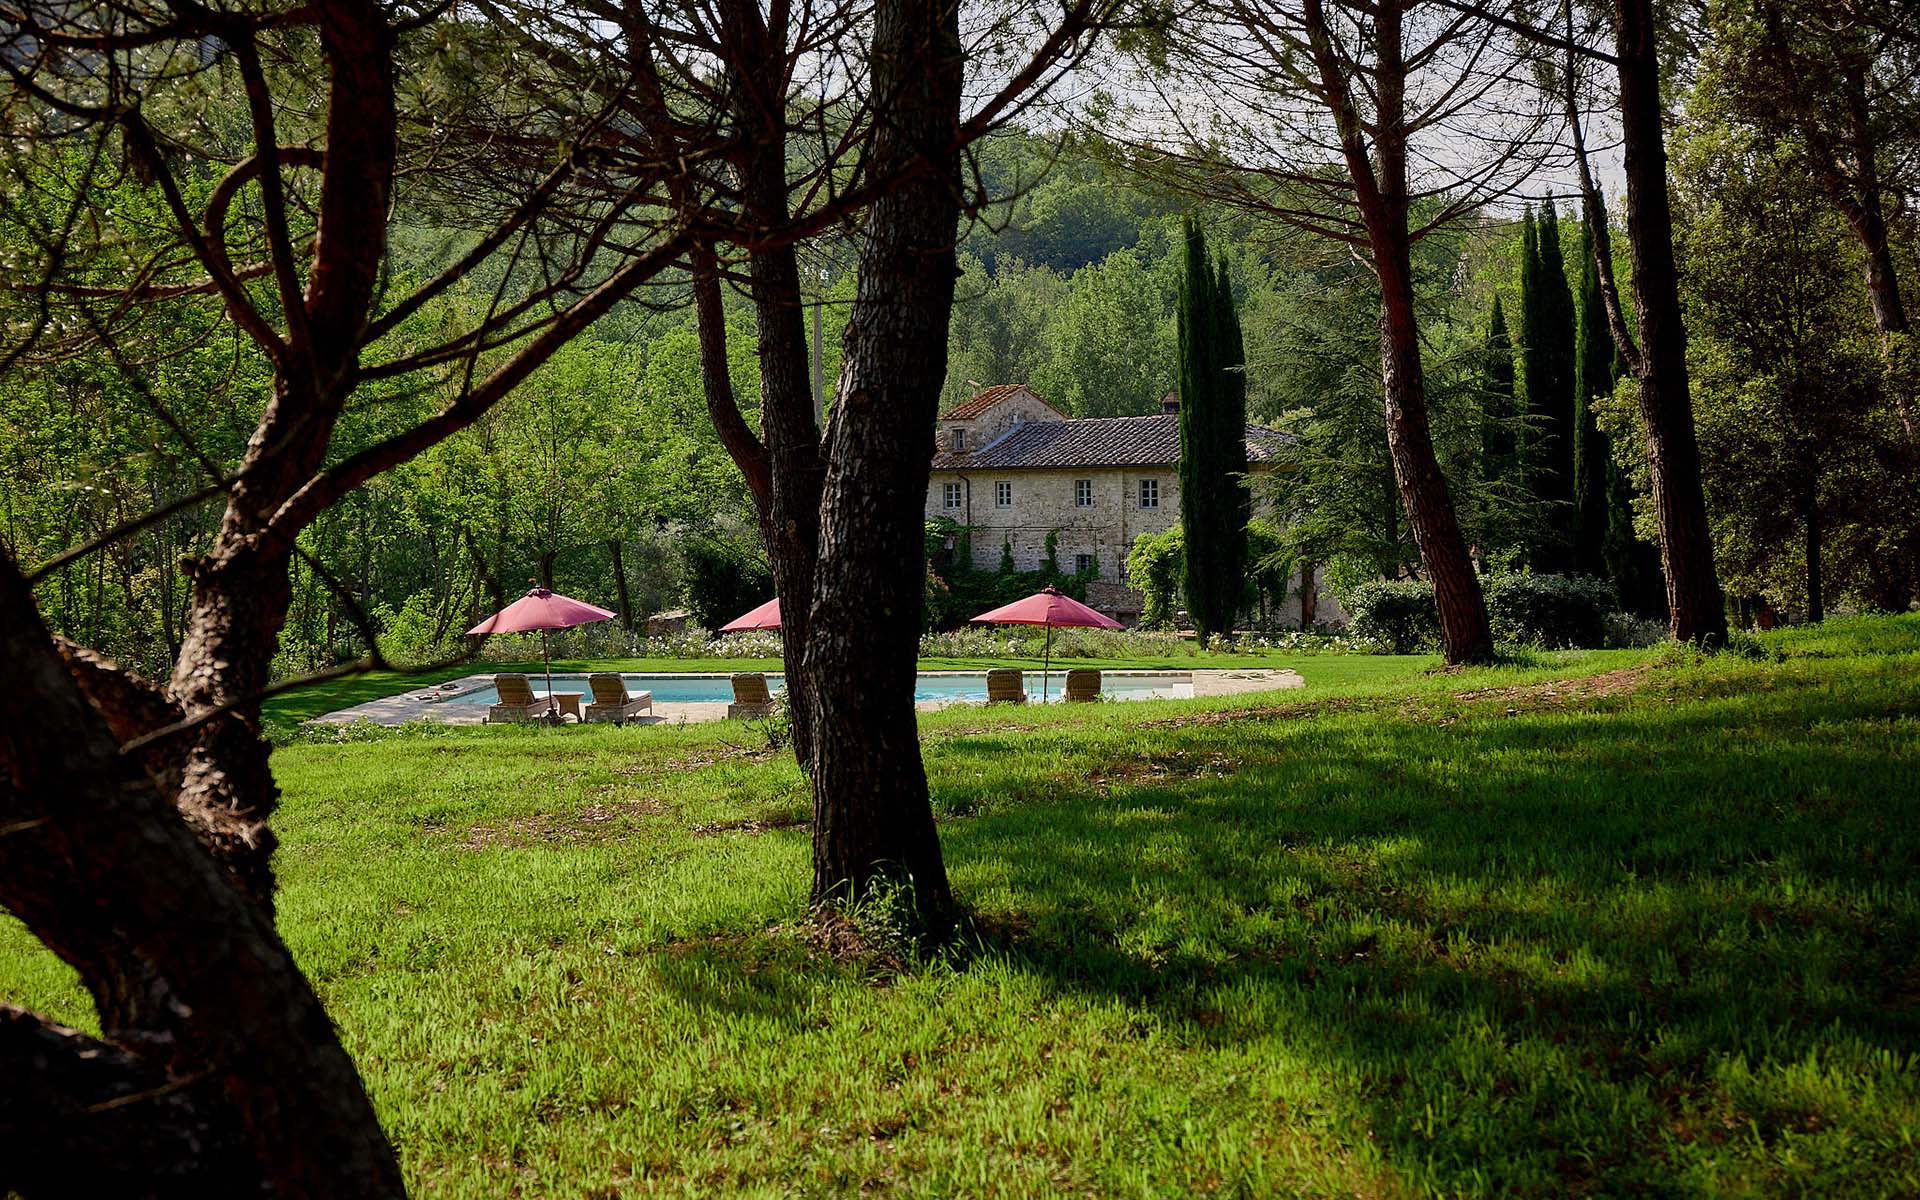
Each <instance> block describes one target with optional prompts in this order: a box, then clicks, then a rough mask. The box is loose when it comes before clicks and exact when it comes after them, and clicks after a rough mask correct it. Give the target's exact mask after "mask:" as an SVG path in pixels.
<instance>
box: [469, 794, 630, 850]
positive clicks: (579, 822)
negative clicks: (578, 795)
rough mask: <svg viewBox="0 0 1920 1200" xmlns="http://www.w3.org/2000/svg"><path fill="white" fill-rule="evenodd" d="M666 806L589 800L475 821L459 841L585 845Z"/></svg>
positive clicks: (482, 846) (483, 845) (475, 845)
mask: <svg viewBox="0 0 1920 1200" xmlns="http://www.w3.org/2000/svg"><path fill="white" fill-rule="evenodd" d="M665 811H666V810H665V809H664V808H662V807H661V806H660V804H659V803H657V802H656V801H652V800H625V801H619V802H616V803H612V804H589V805H587V806H586V807H584V808H578V809H574V810H573V811H571V812H558V813H534V814H532V815H531V816H525V817H512V818H509V819H508V820H506V821H502V822H501V823H499V824H497V825H475V826H474V827H473V828H471V829H469V830H467V836H466V837H465V838H464V839H463V840H462V841H461V843H460V845H461V846H462V847H463V848H464V849H467V850H488V849H492V848H493V847H496V846H534V845H588V844H591V843H594V842H605V841H611V840H613V839H614V838H615V837H617V836H620V833H621V828H622V822H623V821H625V820H627V819H630V818H633V817H657V816H659V815H660V814H661V813H663V812H665Z"/></svg>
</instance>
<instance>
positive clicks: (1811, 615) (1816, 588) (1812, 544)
mask: <svg viewBox="0 0 1920 1200" xmlns="http://www.w3.org/2000/svg"><path fill="white" fill-rule="evenodd" d="M1801 510H1802V512H1803V513H1804V514H1805V519H1806V523H1807V620H1808V621H1810V622H1812V623H1814V624H1816V625H1817V624H1819V623H1820V622H1821V621H1824V620H1826V619H1827V605H1826V598H1825V595H1824V594H1823V591H1822V589H1821V586H1820V535H1821V529H1820V487H1819V484H1818V483H1817V482H1816V481H1815V479H1814V477H1813V475H1812V473H1811V472H1809V474H1808V478H1807V483H1806V493H1805V495H1804V496H1803V497H1802V504H1801Z"/></svg>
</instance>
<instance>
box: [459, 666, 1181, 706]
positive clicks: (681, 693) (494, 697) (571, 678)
mask: <svg viewBox="0 0 1920 1200" xmlns="http://www.w3.org/2000/svg"><path fill="white" fill-rule="evenodd" d="M529 678H531V680H532V682H533V690H534V691H535V692H545V691H546V690H547V681H546V677H545V676H542V675H532V676H530V677H529ZM622 678H624V679H625V680H626V682H627V691H628V692H630V693H635V694H637V693H640V692H652V693H653V698H654V700H655V702H657V703H661V704H686V703H697V702H700V701H707V702H713V701H719V702H722V703H725V702H727V701H730V700H732V699H733V682H732V680H729V679H727V678H725V677H724V676H723V677H721V678H719V679H713V678H706V679H702V678H699V677H697V676H687V675H625V676H622ZM782 682H783V680H782V678H781V676H780V675H779V674H777V673H773V674H769V675H768V676H767V687H768V688H769V689H771V690H773V691H776V692H777V691H779V690H780V686H781V683H782ZM1065 686H1066V671H1065V670H1064V669H1062V670H1058V671H1055V672H1054V673H1053V676H1052V684H1051V696H1052V697H1054V698H1057V697H1058V696H1059V694H1060V689H1062V688H1064V687H1065ZM1184 686H1186V683H1185V680H1182V679H1172V678H1159V679H1154V678H1150V677H1149V678H1142V677H1138V676H1114V675H1109V676H1107V677H1106V678H1105V680H1104V681H1103V682H1102V688H1101V690H1102V691H1104V692H1105V693H1106V694H1107V695H1110V696H1115V697H1118V698H1120V699H1123V700H1144V699H1146V698H1148V697H1150V696H1175V695H1182V694H1188V695H1190V694H1191V693H1190V692H1186V693H1182V692H1180V691H1179V690H1177V689H1179V688H1181V687H1184ZM1026 687H1027V694H1028V695H1029V696H1030V697H1032V698H1033V699H1035V700H1038V699H1039V698H1040V672H1038V671H1028V672H1027V673H1026ZM553 690H554V691H556V692H579V693H580V694H581V697H582V700H581V703H583V704H584V703H587V702H588V701H590V700H591V699H592V697H593V689H592V688H590V687H588V686H587V677H586V676H585V675H555V676H554V677H553ZM913 698H914V700H916V701H924V700H972V701H984V700H985V699H986V698H987V677H986V676H985V675H922V676H920V677H919V678H918V680H916V681H915V683H914V688H913ZM499 702H500V694H499V693H498V692H496V691H494V690H493V689H492V688H491V687H484V688H481V689H480V690H479V691H476V692H468V693H467V694H466V695H464V696H456V697H454V698H452V699H450V700H448V701H447V703H449V704H498V703H499Z"/></svg>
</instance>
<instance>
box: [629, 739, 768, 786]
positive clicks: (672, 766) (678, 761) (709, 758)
mask: <svg viewBox="0 0 1920 1200" xmlns="http://www.w3.org/2000/svg"><path fill="white" fill-rule="evenodd" d="M783 753H786V751H785V750H775V749H772V748H771V747H768V746H761V747H758V748H756V747H753V746H722V747H717V748H715V749H714V750H712V751H711V752H709V753H706V754H690V755H686V756H685V757H682V758H669V759H667V760H666V761H664V762H641V763H634V764H633V765H632V766H626V767H615V768H614V771H613V773H614V774H616V775H620V776H623V777H625V778H628V779H631V778H634V777H636V776H641V775H678V774H683V773H685V772H687V771H698V770H701V769H702V768H704V767H717V766H719V765H720V764H721V763H730V762H743V763H763V762H768V761H771V760H772V759H773V758H775V757H777V756H778V755H780V754H783Z"/></svg>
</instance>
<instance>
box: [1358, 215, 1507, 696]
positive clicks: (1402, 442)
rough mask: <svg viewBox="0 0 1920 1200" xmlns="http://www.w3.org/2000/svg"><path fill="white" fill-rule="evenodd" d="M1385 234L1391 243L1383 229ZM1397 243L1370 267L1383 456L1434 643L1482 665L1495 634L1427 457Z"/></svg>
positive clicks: (1416, 354)
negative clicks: (1422, 572)
mask: <svg viewBox="0 0 1920 1200" xmlns="http://www.w3.org/2000/svg"><path fill="white" fill-rule="evenodd" d="M1387 232H1388V233H1389V235H1391V232H1392V229H1391V226H1390V225H1389V226H1388V227H1387ZM1399 233H1400V239H1399V241H1398V244H1397V245H1396V244H1394V242H1393V241H1392V239H1391V237H1390V236H1389V238H1387V239H1384V241H1385V243H1386V244H1384V245H1383V244H1382V242H1383V239H1380V238H1376V239H1375V242H1374V259H1375V262H1376V264H1377V265H1378V268H1379V272H1380V363H1381V367H1382V381H1383V382H1384V384H1385V391H1386V414H1387V448H1388V450H1389V451H1390V452H1391V453H1392V455H1393V473H1394V478H1395V479H1397V480H1398V481H1399V483H1400V499H1401V502H1402V503H1403V504H1404V505H1405V506H1406V510H1407V516H1408V518H1409V519H1410V520H1411V521H1412V522H1413V538H1414V542H1415V544H1416V545H1418V546H1419V547H1420V560H1421V562H1422V563H1423V564H1424V565H1425V567H1426V574H1427V578H1428V579H1429V580H1431V581H1432V583H1433V599H1434V604H1435V606H1436V607H1437V608H1438V609H1439V613H1440V639H1441V644H1442V648H1443V650H1444V651H1445V653H1446V659H1447V661H1448V662H1449V663H1478V662H1488V661H1491V660H1492V658H1493V630H1492V627H1491V626H1490V625H1489V624H1488V621H1487V604H1486V598H1485V596H1484V595H1483V594H1482V593H1481V590H1480V579H1479V576H1477V575H1475V574H1474V571H1473V558H1472V556H1471V555H1470V554H1468V552H1467V540H1466V538H1465V536H1464V535H1462V533H1461V532H1460V521H1459V519H1458V517H1457V516H1456V515H1455V514H1454V509H1453V498H1452V496H1451V495H1450V494H1449V492H1448V490H1447V480H1446V477H1445V475H1443V474H1442V473H1441V470H1440V460H1439V459H1438V458H1437V457H1436V456H1435V455H1434V452H1433V432H1432V429H1431V428H1430V426H1429V425H1428V421H1427V395H1426V383H1425V380H1424V377H1423V375H1422V373H1421V366H1420V333H1419V328H1418V326H1417V324H1416V319H1415V316H1414V307H1413V271H1412V256H1411V254H1410V252H1409V247H1408V245H1407V242H1406V225H1405V222H1404V219H1403V220H1402V221H1401V223H1400V226H1399Z"/></svg>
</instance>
